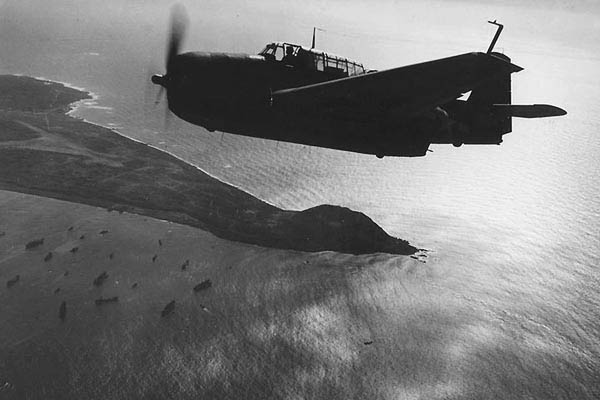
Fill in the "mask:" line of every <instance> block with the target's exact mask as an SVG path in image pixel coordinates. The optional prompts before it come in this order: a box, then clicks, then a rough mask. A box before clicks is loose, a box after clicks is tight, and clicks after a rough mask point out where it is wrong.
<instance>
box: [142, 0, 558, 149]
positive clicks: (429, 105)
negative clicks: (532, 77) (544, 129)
mask: <svg viewBox="0 0 600 400" xmlns="http://www.w3.org/2000/svg"><path fill="white" fill-rule="evenodd" d="M488 22H490V23H492V24H494V25H496V26H497V27H498V28H497V31H496V34H495V35H494V38H493V40H492V42H491V44H490V46H489V48H488V50H487V52H485V53H482V52H472V53H466V54H461V55H457V56H453V57H448V58H443V59H439V60H434V61H429V62H424V63H419V64H414V65H409V66H404V67H399V68H392V69H388V70H383V71H375V70H367V69H365V68H364V66H363V65H362V64H360V63H357V62H354V61H351V60H348V59H346V58H344V57H340V56H336V55H333V54H330V53H327V52H324V51H321V50H317V49H315V48H314V47H315V46H314V44H315V43H314V38H315V37H314V30H313V42H312V46H311V48H305V47H302V46H299V45H295V44H291V43H271V44H268V45H267V46H266V47H265V49H264V50H262V51H261V52H260V53H259V54H257V55H253V54H230V53H214V52H211V53H208V52H187V53H183V54H179V50H180V47H181V43H182V40H183V38H184V34H185V30H186V25H187V17H186V16H185V11H184V10H183V8H181V7H174V8H173V9H172V14H171V29H170V36H169V42H168V48H167V56H166V74H165V75H153V76H152V82H153V83H155V84H158V85H160V86H162V87H163V88H164V89H166V92H167V101H168V107H169V109H170V110H171V111H172V112H173V113H174V114H175V115H177V116H178V117H180V118H181V119H184V120H186V121H188V122H191V123H192V124H196V125H200V126H202V127H204V128H206V129H207V130H209V131H215V130H218V131H222V132H228V133H233V134H238V135H245V136H251V137H258V138H264V139H272V140H277V141H284V142H292V143H300V144H305V145H311V146H319V147H326V148H332V149H339V150H345V151H352V152H357V153H366V154H375V155H377V157H380V158H381V157H383V156H403V157H416V156H424V155H425V154H426V153H427V151H428V148H429V145H430V144H432V143H448V144H453V145H454V146H457V147H458V146H461V145H463V144H500V143H501V142H502V136H503V135H504V134H506V133H509V132H511V131H512V117H524V118H539V117H550V116H558V115H564V114H566V111H564V110H562V109H561V108H558V107H555V106H551V105H545V104H533V105H513V104H511V77H510V75H511V73H513V72H518V71H521V70H522V69H523V68H521V67H519V66H517V65H515V64H512V63H511V62H510V58H509V57H507V56H505V55H504V54H500V53H497V52H494V51H493V48H494V45H495V43H496V41H497V40H498V37H499V36H500V33H501V31H502V28H503V26H502V25H501V24H499V23H497V22H496V21H493V22H492V21H488ZM161 90H162V88H161ZM467 92H471V93H470V95H469V97H468V99H467V100H462V99H459V97H461V96H462V95H463V94H465V93H467Z"/></svg>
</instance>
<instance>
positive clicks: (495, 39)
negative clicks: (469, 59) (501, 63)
mask: <svg viewBox="0 0 600 400" xmlns="http://www.w3.org/2000/svg"><path fill="white" fill-rule="evenodd" d="M488 23H490V24H492V25H496V26H497V27H498V29H497V30H496V34H495V35H494V38H493V39H492V43H490V47H488V49H487V53H488V54H490V53H491V52H492V50H494V46H495V45H496V41H497V40H498V38H499V37H500V33H502V29H504V25H502V24H500V23H498V22H496V20H494V22H492V21H488Z"/></svg>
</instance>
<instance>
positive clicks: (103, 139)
mask: <svg viewBox="0 0 600 400" xmlns="http://www.w3.org/2000/svg"><path fill="white" fill-rule="evenodd" d="M86 98H89V94H88V93H85V92H83V91H79V90H76V89H72V88H69V87H66V86H64V85H62V84H60V83H55V82H48V81H42V80H38V79H34V78H29V77H24V76H12V75H0V189H2V190H9V191H14V192H21V193H28V194H35V195H40V196H46V197H52V198H56V199H60V200H67V201H71V202H77V203H82V204H88V205H93V206H98V207H104V208H107V209H109V210H116V211H120V212H123V211H124V212H129V213H135V214H141V215H147V216H150V217H155V218H159V219H164V220H168V221H172V222H176V223H180V224H185V225H190V226H193V227H198V228H201V229H203V230H206V231H209V232H211V233H212V234H214V235H216V236H218V237H220V238H223V239H228V240H233V241H239V242H244V243H249V244H254V245H259V246H264V247H273V248H280V249H292V250H300V251H309V252H317V251H326V250H330V251H337V252H341V253H348V254H370V253H378V252H383V253H391V254H406V255H408V254H413V253H415V252H416V251H417V249H416V248H415V247H413V246H411V245H410V244H409V243H408V242H407V241H405V240H402V239H397V238H394V237H391V236H390V235H388V234H387V233H386V232H385V231H384V230H383V229H382V228H381V227H379V226H378V225H377V224H375V223H374V222H373V221H372V220H371V219H370V218H369V217H367V216H366V215H364V214H362V213H360V212H356V211H352V210H350V209H348V208H344V207H339V206H332V205H321V206H317V207H314V208H310V209H307V210H304V211H289V210H282V209H280V208H277V207H275V206H272V205H270V204H267V203H265V202H264V201H261V200H260V199H257V198H255V197H253V196H251V195H250V194H248V193H246V192H244V191H242V190H240V189H237V188H234V187H232V186H230V185H228V184H226V183H224V182H221V181H219V180H218V179H215V178H213V177H211V176H209V175H208V174H205V173H204V172H202V171H201V170H199V169H198V168H196V167H194V166H192V165H189V164H187V163H185V162H183V161H181V160H179V159H177V158H175V157H173V156H171V155H169V154H166V153H164V152H162V151H160V150H157V149H155V148H152V147H150V146H147V145H145V144H143V143H138V142H135V141H133V140H130V139H128V138H126V137H124V136H122V135H119V134H118V133H116V132H114V131H112V130H110V129H107V128H104V127H101V126H98V125H94V124H91V123H88V122H85V121H83V120H80V119H77V118H73V117H71V116H69V115H68V114H67V112H68V111H69V110H70V109H71V105H72V103H74V102H76V101H79V100H83V99H86Z"/></svg>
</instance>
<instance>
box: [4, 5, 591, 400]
mask: <svg viewBox="0 0 600 400" xmlns="http://www.w3.org/2000/svg"><path fill="white" fill-rule="evenodd" d="M25 4H26V5H25V6H16V5H15V4H14V3H11V2H4V3H0V5H1V6H2V10H3V11H4V13H3V16H2V18H3V20H2V24H3V28H0V29H2V31H1V33H2V37H3V38H7V39H6V40H3V41H2V43H1V44H0V51H1V54H2V58H0V60H1V63H0V72H1V73H22V74H27V75H33V76H43V77H46V78H49V79H53V80H59V81H64V82H69V83H71V84H73V85H75V86H81V87H85V88H86V89H87V90H90V91H93V92H94V93H95V94H96V95H97V98H95V99H93V100H91V101H88V102H86V103H84V104H82V105H81V106H80V107H79V108H78V109H77V110H76V111H75V115H76V116H78V117H81V118H85V119H87V120H89V121H92V122H95V123H99V124H102V125H104V126H108V127H112V128H114V129H116V130H118V131H119V132H120V133H122V134H124V135H126V136H129V137H131V138H134V139H136V140H140V141H142V142H145V143H148V144H151V145H153V146H156V147H158V148H160V149H163V150H165V151H167V152H169V153H172V154H174V155H176V156H177V157H180V158H182V159H184V160H186V161H188V162H190V163H192V164H194V165H196V166H198V167H199V168H201V169H203V170H205V171H206V172H208V173H210V174H211V175H214V176H216V177H218V178H219V179H222V180H224V181H226V182H229V183H231V184H233V185H236V186H238V187H240V188H242V189H243V190H246V191H248V192H250V193H252V194H254V195H256V196H257V197H259V198H261V199H263V200H265V201H268V202H270V203H272V204H274V205H277V206H279V207H282V208H286V209H294V210H301V209H305V208H308V207H312V206H316V205H319V204H323V203H327V204H336V205H341V206H346V207H350V208H352V209H354V210H357V211H361V212H363V213H365V214H366V215H368V216H369V217H371V218H372V219H373V220H374V221H375V222H377V223H378V224H380V225H381V226H382V227H383V228H384V229H385V230H386V231H387V232H388V233H390V234H391V235H393V236H397V237H401V238H404V239H408V240H409V241H410V242H411V243H412V244H413V245H415V246H417V247H421V248H426V249H428V250H429V259H428V262H427V264H424V265H423V268H425V269H427V279H426V280H425V281H424V282H423V285H427V286H428V287H433V288H435V291H436V292H437V293H439V296H440V298H447V299H453V302H452V307H454V311H453V313H452V315H450V316H449V318H452V317H454V318H457V319H458V318H460V319H461V322H462V324H461V326H463V327H467V328H461V329H462V331H461V332H455V333H454V334H453V336H452V337H453V338H454V340H453V341H452V343H450V344H449V345H448V348H447V349H446V351H448V352H449V354H450V355H449V356H448V357H452V360H454V361H455V362H457V363H458V364H457V368H459V369H460V368H467V366H465V365H461V362H460V361H456V360H461V359H462V360H473V359H476V360H477V362H478V366H477V374H478V375H479V376H478V377H477V381H478V382H482V381H483V382H486V383H487V387H485V388H478V389H477V390H475V389H473V388H471V389H472V390H474V391H475V392H476V393H479V395H478V396H477V397H486V396H489V397H492V396H499V397H511V393H512V395H515V396H517V395H519V396H523V397H527V396H530V397H534V398H548V397H554V398H569V397H573V398H584V397H587V398H597V397H598V396H600V384H599V383H598V382H600V372H599V371H600V344H599V343H600V328H599V324H598V321H600V294H599V290H598V288H599V285H600V273H599V271H598V267H599V264H600V262H599V261H600V233H599V232H600V231H599V227H600V200H599V198H600V189H599V185H598V183H599V182H598V174H599V173H600V159H599V157H598V154H599V152H600V135H598V132H599V131H600V117H599V115H598V109H597V107H596V105H597V104H598V98H599V96H600V77H599V76H598V75H597V74H595V73H592V71H598V70H599V68H600V56H598V55H597V54H596V53H595V52H594V50H597V49H594V48H593V46H590V43H594V42H593V37H595V38H598V37H599V36H598V29H597V25H596V27H595V28H594V29H592V30H591V31H590V35H592V36H593V37H592V38H591V39H590V37H585V36H586V35H583V34H581V33H578V32H585V30H581V31H578V30H577V28H578V26H585V24H586V23H592V21H593V18H594V17H593V15H595V16H596V19H597V17H598V13H597V10H596V13H595V14H592V15H591V16H589V15H586V14H585V13H583V12H581V10H578V9H575V10H568V9H559V10H554V11H553V12H552V13H550V14H548V13H546V14H543V15H542V17H544V16H546V17H548V16H551V17H552V18H555V20H551V21H550V26H551V27H550V28H544V25H543V24H541V23H540V24H536V25H535V28H532V27H531V25H527V23H526V21H528V19H527V17H523V16H522V15H526V16H530V17H531V18H535V17H536V16H537V15H538V14H539V13H540V12H541V11H540V10H536V9H524V8H523V9H521V8H517V7H516V6H515V7H513V8H511V7H500V6H496V8H493V7H492V8H489V9H488V8H485V7H482V6H475V5H472V4H470V3H469V2H467V3H458V2H456V3H450V4H446V5H442V4H438V3H432V4H435V7H436V8H433V10H436V12H434V13H432V15H433V16H429V17H425V16H424V15H425V10H424V9H423V6H414V7H415V8H417V10H416V11H414V10H413V11H411V7H410V5H409V3H400V4H403V6H402V7H404V8H401V11H402V12H400V11H398V12H397V15H396V17H397V18H400V20H399V21H398V20H397V21H398V23H400V22H401V21H403V22H404V23H405V25H408V26H409V27H410V29H408V28H407V27H406V26H405V27H402V28H397V27H394V25H392V23H391V22H389V21H387V20H386V21H387V22H386V21H384V22H385V23H383V24H382V25H381V26H375V25H372V24H371V25H369V27H373V26H375V27H374V28H367V26H366V23H365V24H362V25H361V24H358V27H356V26H355V27H353V28H350V29H347V32H346V33H344V34H342V33H340V32H342V31H345V29H346V28H347V26H348V25H344V24H343V23H339V26H335V28H336V31H335V32H333V30H332V31H331V32H330V33H329V34H327V33H324V34H322V36H325V37H326V39H323V40H324V42H325V43H329V44H331V45H332V46H335V45H337V46H338V48H335V49H334V52H336V53H344V51H345V52H347V53H351V54H350V55H351V56H352V57H355V58H359V57H360V54H361V53H362V52H364V53H365V54H366V56H367V58H368V59H367V60H361V61H363V62H365V64H367V65H369V63H368V61H371V62H372V63H374V64H376V63H380V64H384V65H374V67H377V68H385V67H392V66H396V65H400V64H402V63H410V62H416V61H423V60H426V59H428V58H435V57H442V56H448V55H451V54H456V53H462V52H468V51H472V50H483V49H484V48H485V47H486V45H487V43H485V41H486V40H487V39H486V40H483V39H481V37H480V34H481V33H482V32H483V33H485V34H488V35H491V33H490V32H489V31H485V30H481V31H480V30H479V28H474V27H473V23H472V22H473V21H472V20H471V19H475V18H479V19H481V18H480V17H482V18H483V16H484V15H486V12H488V11H489V13H490V14H492V13H493V14H494V15H498V14H500V15H502V16H504V19H505V20H509V21H511V20H512V21H514V22H515V24H517V23H519V25H513V26H508V25H507V28H506V32H505V34H504V35H506V36H503V37H502V38H501V40H500V42H499V46H501V45H503V46H504V48H503V49H501V50H504V51H505V52H506V53H507V54H508V55H510V56H511V57H512V59H513V62H515V63H516V64H518V65H521V66H523V67H525V68H526V69H525V71H523V72H520V73H518V74H515V75H513V101H514V102H515V103H525V104H528V103H536V102H539V103H551V104H552V103H554V104H556V105H558V106H560V107H563V108H565V109H566V110H567V111H568V113H569V114H568V115H567V116H565V117H560V118H551V119H544V120H516V119H515V121H514V124H513V132H512V133H511V134H509V135H506V136H505V138H504V139H505V140H504V143H503V144H502V145H501V146H464V147H462V148H460V149H455V148H452V147H451V146H442V145H434V146H432V147H431V149H432V150H433V152H432V153H429V154H428V155H427V156H426V157H423V158H410V159H409V158H384V159H383V160H379V159H377V158H375V157H374V156H367V155H360V154H353V153H346V152H340V151H335V150H328V149H318V148H312V147H308V146H302V145H295V144H287V143H277V142H274V141H266V140H259V139H253V138H244V137H238V136H233V135H229V134H221V133H219V132H214V133H209V132H207V131H205V130H204V129H202V128H200V127H196V126H192V125H190V124H188V123H185V122H183V121H181V120H178V119H177V118H176V117H174V116H171V117H168V118H166V117H165V109H164V108H165V104H164V103H165V99H162V103H160V104H158V105H155V104H154V100H155V96H156V93H157V89H156V87H154V86H152V85H150V84H149V81H148V78H149V74H150V73H161V72H162V66H161V64H162V61H161V60H160V58H161V57H162V52H163V49H164V47H165V46H164V44H165V35H166V28H165V26H166V20H167V18H166V13H167V10H168V4H167V3H166V2H164V3H160V4H154V5H153V6H147V5H144V4H142V3H135V2H134V3H133V4H134V5H133V6H131V7H124V6H122V5H120V4H119V2H116V1H109V2H107V8H106V9H107V10H108V11H103V12H102V13H103V14H102V13H100V12H99V11H98V10H97V8H96V7H95V6H92V5H89V4H84V5H80V4H79V3H77V4H76V2H69V1H61V2H57V5H56V6H55V7H53V8H52V9H51V10H49V12H48V13H47V15H45V16H43V17H42V16H40V15H39V14H35V13H32V12H31V10H32V7H34V6H35V2H25ZM319 4H320V3H318V2H315V3H312V2H311V3H310V4H309V6H308V10H318V11H319V10H320V11H322V12H323V13H325V14H327V12H332V9H330V8H329V7H330V6H324V5H319ZM386 4H387V3H386ZM576 4H577V3H576ZM388 6H389V5H388ZM397 6H398V7H400V5H397ZM240 7H241V8H240V9H241V10H242V11H241V14H242V15H241V16H240V12H236V11H235V8H234V7H232V8H225V9H222V8H219V6H217V5H215V4H212V3H207V5H206V6H205V7H204V9H202V10H198V9H195V8H194V6H193V5H192V6H191V10H190V15H191V18H190V19H191V20H192V22H193V23H198V24H199V25H201V27H200V28H196V29H195V30H194V29H192V31H191V32H190V38H189V40H188V44H187V45H186V48H188V49H194V48H196V47H195V43H199V44H201V46H199V48H200V49H203V50H210V49H211V48H214V46H221V47H220V48H217V49H218V50H225V51H249V52H252V51H254V52H257V51H258V50H260V46H261V45H262V44H263V42H264V43H266V42H268V41H271V40H276V39H286V38H285V37H281V36H282V35H284V34H288V35H294V34H296V35H297V32H298V30H300V29H307V28H306V26H305V25H303V22H304V24H308V23H309V22H308V21H309V18H308V17H307V16H306V15H305V14H302V13H300V16H299V17H298V18H299V19H300V20H301V22H298V23H297V22H294V20H293V18H294V15H290V14H291V13H290V12H289V10H288V12H287V13H286V11H285V8H282V9H283V10H284V11H281V12H283V13H284V15H285V17H281V16H280V15H279V14H277V11H276V10H277V8H276V7H275V10H273V9H272V8H269V7H265V6H256V8H243V6H240ZM352 7H355V8H357V9H361V7H365V6H364V4H362V3H358V5H356V4H354V5H353V6H351V7H350V10H352ZM419 7H421V8H419ZM294 10H296V8H294ZM465 10H471V11H472V14H469V13H466V14H465V13H464V11H465ZM551 11H552V10H551ZM211 12H212V13H213V14H212V15H219V16H217V17H215V18H209V16H208V15H206V14H207V13H208V14H210V13H211ZM219 12H220V14H219ZM304 12H305V13H308V11H304ZM355 12H356V10H355ZM403 12H404V13H403ZM377 13H378V11H377V9H375V10H374V11H373V14H374V15H381V11H379V14H377ZM448 14H450V15H455V16H457V17H458V16H461V17H462V21H463V23H464V24H465V25H462V26H460V27H457V28H456V29H455V30H454V29H453V25H455V24H452V23H450V22H448V21H446V20H445V19H444V18H443V16H444V15H448ZM315 15H317V14H315ZM349 15H350V16H349ZM351 15H353V14H351V11H347V10H346V11H344V12H340V15H339V18H341V19H342V22H347V20H348V19H349V18H351ZM465 15H466V16H467V17H469V18H467V19H465V18H464V17H465ZM563 17H564V20H565V21H564V23H563V25H562V26H563V28H564V30H565V32H566V33H565V34H564V36H557V34H556V32H555V31H554V30H553V29H552V28H553V27H556V25H557V24H558V23H559V22H557V20H559V19H561V18H563ZM259 18H266V19H267V20H268V21H269V24H266V26H265V24H258V23H256V24H252V23H249V22H247V20H253V21H258V20H259ZM280 18H282V19H284V20H285V19H290V20H292V22H291V23H290V24H289V26H288V27H287V28H286V29H284V28H282V27H281V24H279V23H278V22H277V21H279V19H280ZM315 18H316V19H317V20H318V21H319V23H321V24H323V25H325V24H327V23H328V21H327V19H326V18H325V17H323V16H320V17H315ZM364 18H365V19H368V17H364ZM418 18H424V21H425V22H424V21H423V20H419V19H418ZM427 18H429V19H427ZM505 20H503V21H502V22H505ZM367 22H368V21H367ZM432 22H435V23H436V24H437V25H435V26H434V27H429V28H426V27H424V26H423V24H424V23H432ZM546 22H547V21H546ZM7 24H8V27H7ZM330 24H335V22H330ZM456 24H460V22H456ZM268 27H271V28H272V31H273V32H274V35H280V37H269V35H268V34H269V29H268ZM223 29H228V31H227V32H222V30H223ZM386 29H387V30H386ZM418 29H421V30H423V29H427V30H426V31H425V32H423V31H421V32H422V33H421V34H420V35H419V34H415V30H418ZM307 30H309V29H307ZM511 30H512V33H510V32H511ZM220 32H221V33H223V35H224V36H223V35H222V37H221V38H220V39H219V38H216V36H217V35H218V34H219V33H220ZM252 32H255V34H252ZM452 32H455V33H456V34H454V35H450V34H451V33H452ZM578 34H581V35H582V36H581V41H577V43H575V42H574V39H575V38H577V37H578V36H577V35H578ZM244 35H249V36H251V38H250V39H249V38H247V37H246V36H244ZM336 35H337V36H336ZM394 38H396V39H395V40H394ZM565 38H566V39H565ZM569 38H570V39H569ZM227 39H229V41H228V40H227ZM292 39H294V38H293V37H292V38H291V39H290V40H292ZM503 40H504V41H503ZM569 40H570V41H569ZM327 41H329V42H327ZM348 42H352V45H348V44H347V43H348ZM344 43H346V44H344ZM243 45H246V46H248V47H252V46H254V48H241V47H243ZM475 45H479V47H481V48H473V46H475ZM210 46H213V47H210ZM377 46H379V47H380V48H381V49H382V50H381V51H382V52H383V53H384V54H383V55H382V54H379V53H377V52H376V51H375V50H373V48H375V47H377ZM339 48H342V50H339ZM392 49H393V51H392ZM361 50H363V51H361ZM380 55H381V57H379V56H380ZM394 62H396V63H397V64H393V63H394ZM465 362H466V361H465ZM471 368H472V366H471ZM465 384H466V385H468V382H467V383H465Z"/></svg>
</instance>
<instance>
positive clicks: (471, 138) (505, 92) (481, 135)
mask: <svg viewBox="0 0 600 400" xmlns="http://www.w3.org/2000/svg"><path fill="white" fill-rule="evenodd" d="M491 54H492V55H493V56H495V57H497V58H501V59H503V60H505V61H506V62H509V63H510V58H509V57H507V56H505V55H504V54H500V53H491ZM496 104H505V105H510V104H511V78H510V72H508V73H505V74H500V75H498V76H496V77H495V78H493V79H490V80H488V81H487V82H485V83H483V84H482V85H480V86H479V87H477V88H475V89H473V90H472V91H471V94H470V95H469V99H468V100H467V105H468V108H469V109H470V110H472V114H471V115H472V118H471V121H469V122H470V123H469V125H470V131H471V134H470V135H468V136H466V137H465V138H464V141H463V143H465V144H484V143H489V144H499V143H501V142H502V135H504V134H505V133H509V132H511V131H512V118H511V113H510V110H509V109H507V108H503V107H495V105H496Z"/></svg>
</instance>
